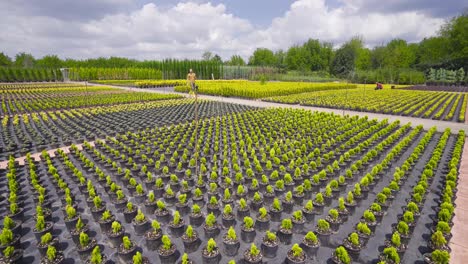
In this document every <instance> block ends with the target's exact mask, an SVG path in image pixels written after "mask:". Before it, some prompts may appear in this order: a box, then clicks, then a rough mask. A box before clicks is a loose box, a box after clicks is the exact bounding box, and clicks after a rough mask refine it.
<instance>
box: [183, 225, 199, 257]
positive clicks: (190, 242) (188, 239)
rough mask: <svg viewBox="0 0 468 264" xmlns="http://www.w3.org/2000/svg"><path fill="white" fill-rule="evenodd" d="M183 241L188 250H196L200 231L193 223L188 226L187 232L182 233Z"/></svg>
mask: <svg viewBox="0 0 468 264" xmlns="http://www.w3.org/2000/svg"><path fill="white" fill-rule="evenodd" d="M182 242H183V243H184V247H185V251H186V252H194V251H196V249H197V242H198V233H197V231H195V230H194V229H193V228H192V226H191V225H189V226H187V229H186V230H185V233H184V234H183V235H182Z"/></svg>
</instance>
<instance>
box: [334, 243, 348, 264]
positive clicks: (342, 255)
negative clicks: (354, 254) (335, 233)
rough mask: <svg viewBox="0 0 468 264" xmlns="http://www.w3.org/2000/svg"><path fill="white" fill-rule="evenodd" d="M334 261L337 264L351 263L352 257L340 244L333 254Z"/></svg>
mask: <svg viewBox="0 0 468 264" xmlns="http://www.w3.org/2000/svg"><path fill="white" fill-rule="evenodd" d="M331 259H332V261H333V262H334V263H336V264H350V263H351V258H350V257H349V255H348V251H346V249H345V248H344V247H343V246H339V247H337V248H336V249H335V251H334V252H333V254H332V258H331Z"/></svg>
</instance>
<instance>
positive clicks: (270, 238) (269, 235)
mask: <svg viewBox="0 0 468 264" xmlns="http://www.w3.org/2000/svg"><path fill="white" fill-rule="evenodd" d="M265 240H267V241H270V242H274V241H276V235H275V233H273V232H270V231H269V230H267V231H266V235H265Z"/></svg>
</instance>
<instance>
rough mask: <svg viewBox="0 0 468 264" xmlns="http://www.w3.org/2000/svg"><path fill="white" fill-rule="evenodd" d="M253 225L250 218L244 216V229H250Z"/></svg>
mask: <svg viewBox="0 0 468 264" xmlns="http://www.w3.org/2000/svg"><path fill="white" fill-rule="evenodd" d="M253 225H254V221H253V219H252V218H251V217H249V216H246V217H244V228H245V229H252V228H253Z"/></svg>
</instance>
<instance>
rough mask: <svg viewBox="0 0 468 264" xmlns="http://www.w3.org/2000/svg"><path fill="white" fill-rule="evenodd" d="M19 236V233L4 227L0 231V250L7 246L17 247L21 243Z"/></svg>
mask: <svg viewBox="0 0 468 264" xmlns="http://www.w3.org/2000/svg"><path fill="white" fill-rule="evenodd" d="M20 238H21V236H20V235H15V234H13V232H12V231H11V230H10V229H8V227H4V228H3V230H2V232H1V233H0V250H2V251H3V250H5V249H6V248H7V247H9V246H13V247H15V248H17V247H19V246H20V244H21V242H20Z"/></svg>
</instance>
